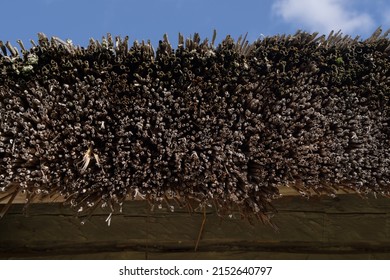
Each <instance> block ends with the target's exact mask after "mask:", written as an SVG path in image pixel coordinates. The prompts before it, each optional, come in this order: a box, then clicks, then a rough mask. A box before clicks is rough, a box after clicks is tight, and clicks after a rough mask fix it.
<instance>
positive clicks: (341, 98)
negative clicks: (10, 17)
mask: <svg viewBox="0 0 390 280" xmlns="http://www.w3.org/2000/svg"><path fill="white" fill-rule="evenodd" d="M214 39H215V38H213V39H212V40H211V42H208V41H207V40H205V41H201V40H200V38H199V36H198V35H195V36H194V37H193V38H190V39H187V40H184V39H183V37H182V36H179V45H178V47H177V48H176V49H173V48H172V47H171V45H170V43H169V41H168V39H167V37H166V36H164V40H162V41H160V42H159V45H158V48H157V50H156V51H154V50H153V47H152V45H151V44H150V43H144V42H142V43H137V42H135V43H134V44H133V45H132V46H128V38H127V37H126V38H124V39H123V38H119V37H117V38H114V39H113V38H111V36H110V35H108V36H107V38H103V40H102V41H101V42H99V41H96V40H92V39H91V42H90V44H89V46H88V47H87V48H82V47H76V46H73V45H72V43H71V42H64V41H62V40H60V39H59V38H56V37H53V38H51V39H48V38H47V37H46V36H44V35H43V34H39V43H38V44H37V45H35V43H33V45H34V46H33V47H32V48H31V49H30V50H26V49H25V48H24V46H23V43H22V42H18V43H19V44H20V50H19V51H18V50H17V49H16V48H15V47H13V46H12V45H11V44H10V43H9V42H7V43H6V44H3V43H2V42H1V44H0V47H1V50H2V54H1V53H0V115H1V120H0V190H1V191H2V192H3V194H2V196H3V200H4V201H6V202H10V203H11V202H12V199H13V198H14V197H15V196H16V195H17V194H18V193H20V192H24V193H25V194H26V197H27V199H28V201H29V202H31V201H33V200H34V199H37V198H39V197H42V196H58V195H61V196H63V197H64V198H65V199H66V201H67V202H68V203H69V204H70V205H71V206H72V207H74V208H75V209H76V210H77V211H80V212H84V211H92V210H93V209H95V208H96V207H100V206H107V207H108V209H109V211H111V212H112V211H115V209H119V208H117V207H118V205H121V203H122V202H123V201H124V200H125V199H147V200H148V201H150V202H151V203H152V204H153V205H157V206H159V205H161V204H169V205H170V206H171V209H172V210H174V205H179V206H183V205H186V203H187V202H188V201H190V200H191V201H197V202H198V203H199V205H200V206H201V207H203V206H205V205H213V206H215V207H216V209H218V211H219V213H220V214H224V213H229V212H230V211H231V210H234V209H240V211H241V213H242V214H243V215H244V216H247V215H249V214H255V215H256V216H258V217H260V218H262V219H263V218H264V219H265V220H266V219H267V215H266V214H267V213H268V212H269V211H270V208H269V206H270V202H271V200H272V199H274V198H277V197H279V191H278V186H281V185H289V186H292V187H294V188H296V189H297V190H299V191H301V192H302V193H303V194H307V195H310V194H311V193H329V194H331V193H333V192H334V191H336V190H337V189H346V190H351V191H354V192H357V193H360V194H366V193H370V192H374V193H379V194H383V195H388V194H389V193H390V149H389V148H390V145H389V144H390V143H389V139H390V137H389V134H390V130H389V128H390V124H389V113H390V111H389V96H390V75H389V68H390V59H389V55H390V42H389V39H388V32H387V33H385V34H383V35H382V34H381V30H379V29H378V30H377V31H376V32H375V33H374V34H373V36H371V37H370V38H368V39H366V40H364V41H362V40H359V39H357V38H356V39H353V38H351V37H349V36H343V35H341V34H340V33H336V34H333V33H332V34H330V35H329V36H327V37H325V36H318V35H317V34H316V33H314V34H309V33H304V32H298V33H296V34H295V35H289V36H285V35H283V36H274V37H266V38H263V39H261V40H258V41H256V42H254V43H251V44H249V43H248V42H247V41H246V40H245V38H244V39H239V40H237V41H234V40H233V39H232V38H230V37H227V38H226V39H224V40H223V41H222V43H221V44H219V45H218V46H215V45H214ZM173 200H175V201H176V202H173ZM3 210H6V208H4V209H3ZM3 212H4V211H3Z"/></svg>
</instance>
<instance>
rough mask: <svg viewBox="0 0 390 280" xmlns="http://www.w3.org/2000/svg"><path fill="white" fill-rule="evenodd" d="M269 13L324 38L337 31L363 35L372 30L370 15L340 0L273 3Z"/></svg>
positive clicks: (281, 1)
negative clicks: (316, 32) (315, 32)
mask: <svg viewBox="0 0 390 280" xmlns="http://www.w3.org/2000/svg"><path fill="white" fill-rule="evenodd" d="M272 9H273V11H274V13H276V14H277V15H278V16H281V17H282V18H283V20H285V21H286V22H290V23H295V24H296V25H297V26H300V27H302V28H307V29H309V31H318V32H321V33H325V34H326V33H329V32H330V31H331V30H335V31H338V30H339V29H341V30H342V32H343V33H355V32H356V33H360V34H362V33H366V32H368V31H371V30H372V29H373V27H374V20H373V19H372V17H371V16H370V15H369V14H367V13H365V12H362V11H358V10H353V9H351V8H350V6H348V5H347V3H346V1H343V0H276V1H275V3H274V4H273V5H272Z"/></svg>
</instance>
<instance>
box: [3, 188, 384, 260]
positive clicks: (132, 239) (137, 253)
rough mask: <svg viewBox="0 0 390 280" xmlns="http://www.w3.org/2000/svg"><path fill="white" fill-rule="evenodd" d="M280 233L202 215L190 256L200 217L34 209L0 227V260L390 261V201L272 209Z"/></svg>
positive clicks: (138, 204)
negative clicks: (80, 214)
mask: <svg viewBox="0 0 390 280" xmlns="http://www.w3.org/2000/svg"><path fill="white" fill-rule="evenodd" d="M275 204H276V207H277V208H278V209H280V210H279V213H277V214H275V216H274V218H273V221H274V222H275V223H276V225H277V226H278V227H279V230H278V231H275V230H274V229H273V228H271V227H269V226H267V225H263V224H261V223H257V222H256V223H254V224H250V223H249V222H248V221H247V220H241V219H240V216H239V214H238V213H237V214H235V215H233V217H232V218H227V217H225V218H220V217H219V216H218V215H217V214H216V213H215V211H214V209H207V215H206V223H205V227H204V232H203V235H202V239H201V242H200V245H199V248H198V250H199V252H196V253H195V252H193V251H194V247H195V243H196V239H197V236H198V233H199V230H200V225H201V223H202V219H203V213H199V212H196V213H193V214H189V213H188V211H187V210H186V209H177V210H176V211H175V212H174V213H170V212H168V211H167V210H166V209H165V210H164V209H163V210H156V211H154V212H150V206H149V205H148V203H146V202H144V201H132V202H126V203H125V204H124V206H123V213H117V214H114V215H113V217H112V221H111V225H110V226H109V227H108V226H107V223H106V222H105V220H106V219H107V216H108V212H107V211H105V210H102V209H98V210H97V211H96V213H95V214H94V215H93V216H92V217H91V218H90V220H88V222H87V223H86V224H84V225H81V221H82V217H79V218H77V217H76V216H75V213H74V212H73V211H71V210H70V209H68V208H65V207H61V206H59V204H32V205H30V207H29V211H28V213H29V216H28V217H25V216H24V215H23V213H22V212H23V211H22V209H23V205H14V206H13V207H12V208H11V209H10V212H9V213H8V215H6V216H5V217H4V218H3V219H1V220H0V258H79V259H82V258H134V259H144V258H157V259H158V258H181V259H191V258H221V259H223V258H231V259H234V258H248V259H251V258H276V259H278V258H299V259H308V258H314V259H321V258H326V259H327V258H336V259H337V258H347V259H354V258H356V259H368V258H385V259H386V258H387V257H390V238H389V227H390V216H389V214H390V201H389V200H388V199H384V198H378V199H364V200H363V199H361V198H359V197H357V196H354V195H343V196H340V197H339V198H327V197H322V198H319V199H316V198H315V199H310V200H308V201H307V200H306V199H303V198H301V197H285V198H282V199H280V200H277V201H276V202H275Z"/></svg>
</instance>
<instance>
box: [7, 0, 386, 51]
mask: <svg viewBox="0 0 390 280" xmlns="http://www.w3.org/2000/svg"><path fill="white" fill-rule="evenodd" d="M2 2H3V3H1V10H2V11H1V16H2V19H1V22H2V27H1V29H0V39H1V40H3V41H8V40H9V41H11V42H12V43H14V45H16V40H17V39H21V40H23V41H24V42H25V44H26V45H27V46H29V44H28V41H29V40H30V39H34V40H36V38H37V35H36V34H37V33H38V32H43V33H45V34H46V35H48V36H58V37H60V38H62V39H68V38H69V39H72V41H73V43H74V44H77V45H82V46H86V45H87V44H88V40H89V38H90V37H93V38H95V39H98V38H99V39H100V38H101V37H102V36H103V35H105V34H106V33H107V32H110V33H111V34H112V35H113V36H115V35H121V36H125V35H129V36H130V40H131V41H133V40H139V41H140V40H142V39H145V40H147V39H150V40H151V41H152V43H153V45H157V43H158V40H160V39H161V38H162V35H163V34H164V33H167V34H168V36H169V38H170V41H171V42H172V43H173V44H174V45H176V44H177V34H178V32H181V33H182V34H184V35H185V36H186V37H188V36H190V35H192V34H193V33H194V32H198V33H200V35H201V38H204V37H211V35H212V31H213V29H216V30H217V34H218V36H217V41H220V40H221V39H222V38H223V37H225V36H226V35H227V34H230V35H232V36H233V37H234V38H237V37H238V36H239V35H240V34H245V33H246V32H248V38H249V40H250V41H253V40H255V39H256V38H258V37H259V36H261V34H263V35H265V36H267V35H274V34H278V33H279V34H280V33H294V32H295V31H296V30H297V29H303V30H306V31H319V32H320V33H326V34H327V33H329V31H330V30H332V29H336V30H339V29H341V30H342V31H343V33H348V34H351V35H357V34H359V35H362V37H363V38H365V37H367V36H369V35H370V34H371V33H372V32H373V31H374V30H375V29H376V27H378V26H379V25H381V26H382V27H383V29H388V28H390V1H388V0H237V1H233V0H219V1H217V0H148V1H141V0H139V1H135V0H95V1H87V0H18V1H2Z"/></svg>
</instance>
